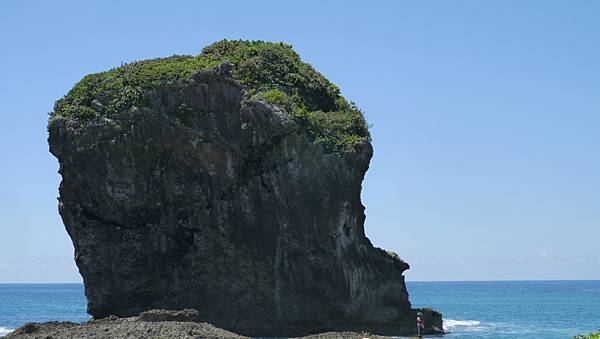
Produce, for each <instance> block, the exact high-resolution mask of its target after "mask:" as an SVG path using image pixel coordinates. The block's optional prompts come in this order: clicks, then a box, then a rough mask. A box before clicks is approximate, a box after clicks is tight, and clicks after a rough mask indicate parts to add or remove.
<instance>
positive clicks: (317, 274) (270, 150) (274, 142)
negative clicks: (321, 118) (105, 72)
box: [49, 64, 441, 336]
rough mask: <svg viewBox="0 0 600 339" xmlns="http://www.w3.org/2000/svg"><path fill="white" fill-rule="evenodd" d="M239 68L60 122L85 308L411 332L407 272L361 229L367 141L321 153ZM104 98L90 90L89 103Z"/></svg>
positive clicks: (70, 228) (64, 201)
mask: <svg viewBox="0 0 600 339" xmlns="http://www.w3.org/2000/svg"><path fill="white" fill-rule="evenodd" d="M236 66H237V65H236ZM231 67H233V65H231V64H223V65H222V66H220V67H217V68H214V69H208V70H199V71H197V72H195V73H194V74H193V75H191V76H189V77H185V78H182V79H176V80H173V81H168V82H166V81H165V82H161V83H159V84H158V85H156V86H155V87H153V88H151V89H145V90H144V91H143V92H140V94H139V100H138V101H137V102H138V103H140V104H137V105H130V106H128V107H126V108H125V109H122V110H121V111H118V112H115V113H114V114H111V115H104V116H101V117H96V118H94V119H91V120H89V121H85V123H82V121H83V120H82V119H80V118H78V119H74V118H72V116H69V115H68V114H54V115H53V116H52V118H51V120H50V123H49V134H50V137H49V143H50V151H51V152H52V154H54V155H55V156H56V157H57V158H58V160H59V163H60V170H59V172H60V174H61V175H62V183H61V186H60V198H59V211H60V214H61V216H62V218H63V221H64V224H65V227H66V229H67V232H68V233H69V235H70V237H71V239H72V240H73V244H74V247H75V260H76V263H77V266H78V268H79V271H80V273H81V275H82V276H83V279H84V283H85V291H86V296H87V298H88V312H89V313H90V314H91V315H93V316H94V317H95V318H102V317H106V316H109V315H113V314H114V315H117V316H132V315H136V314H138V313H140V312H141V311H144V310H148V309H152V308H162V309H184V308H194V309H197V310H198V311H199V315H200V319H201V320H202V321H205V322H210V323H212V324H214V325H216V326H218V327H222V328H225V329H227V330H231V331H234V332H237V333H241V334H244V335H254V336H258V335H260V336H275V335H277V336H281V335H305V334H309V333H315V332H322V331H328V330H353V329H357V330H369V331H372V332H373V333H391V334H393V333H406V332H412V331H413V328H414V313H415V312H416V311H415V310H412V309H411V305H410V303H409V300H408V293H407V291H406V286H405V284H404V276H403V274H402V273H403V271H404V270H406V269H408V268H409V266H408V264H406V263H405V262H404V261H402V260H401V259H400V258H398V256H397V255H396V254H394V253H391V252H386V251H384V250H381V249H378V248H375V247H373V246H372V245H371V243H370V241H369V240H368V239H367V238H366V237H365V232H364V227H363V225H364V221H365V215H364V207H363V205H362V204H361V200H360V192H361V182H362V180H363V177H364V174H365V172H366V171H367V169H368V166H369V161H370V159H371V156H372V148H371V144H370V142H369V140H368V138H362V139H358V140H356V141H355V142H354V143H352V144H351V145H350V146H347V147H346V146H345V148H343V149H342V148H339V151H337V152H333V151H331V149H327V147H325V146H324V144H323V143H320V142H318V140H319V139H318V135H317V136H316V135H315V132H311V131H310V130H308V129H307V128H306V125H304V124H302V122H301V120H298V119H293V118H292V117H293V115H290V114H288V113H287V112H285V111H284V109H282V108H281V107H280V106H277V105H275V104H268V103H266V100H261V99H260V98H258V97H256V96H254V97H252V96H251V95H250V92H251V91H249V90H248V87H247V86H245V85H243V84H242V83H241V82H240V81H238V80H236V78H235V77H234V76H232V75H231V74H230V73H231V72H230V68H231ZM90 100H91V99H90ZM107 102H108V101H107V100H106V98H104V97H103V96H102V93H96V94H95V97H94V98H93V100H91V101H90V102H89V107H92V108H93V109H94V110H95V111H97V112H103V110H104V109H106V108H105V107H106V106H107ZM427 316H428V317H429V320H430V321H429V322H428V325H429V327H430V328H431V326H435V327H438V328H440V329H441V316H440V315H439V314H438V313H436V312H429V313H428V315H427Z"/></svg>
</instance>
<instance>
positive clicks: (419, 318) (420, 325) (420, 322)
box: [417, 312, 425, 338]
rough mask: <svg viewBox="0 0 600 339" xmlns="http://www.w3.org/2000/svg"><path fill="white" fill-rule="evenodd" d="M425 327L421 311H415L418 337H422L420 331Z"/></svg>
mask: <svg viewBox="0 0 600 339" xmlns="http://www.w3.org/2000/svg"><path fill="white" fill-rule="evenodd" d="M423 329H425V322H424V321H423V313H421V312H417V334H418V335H419V338H423V335H422V334H421V332H422V331H423Z"/></svg>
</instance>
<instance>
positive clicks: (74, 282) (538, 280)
mask: <svg viewBox="0 0 600 339" xmlns="http://www.w3.org/2000/svg"><path fill="white" fill-rule="evenodd" d="M540 281H547V282H552V281H557V282H558V281H600V279H497V280H488V279H480V280H405V282H406V283H436V282H440V283H451V282H540ZM16 284H22V285H43V284H56V285H59V284H63V285H66V284H81V285H84V283H83V281H71V282H65V281H62V282H60V281H59V282H56V281H54V282H52V281H47V282H10V281H9V282H0V285H16Z"/></svg>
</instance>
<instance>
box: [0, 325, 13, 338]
mask: <svg viewBox="0 0 600 339" xmlns="http://www.w3.org/2000/svg"><path fill="white" fill-rule="evenodd" d="M12 331H14V330H12V329H10V328H6V327H2V326H0V337H3V336H5V335H7V334H9V333H10V332H12Z"/></svg>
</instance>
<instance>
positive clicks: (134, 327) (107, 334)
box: [5, 309, 392, 339]
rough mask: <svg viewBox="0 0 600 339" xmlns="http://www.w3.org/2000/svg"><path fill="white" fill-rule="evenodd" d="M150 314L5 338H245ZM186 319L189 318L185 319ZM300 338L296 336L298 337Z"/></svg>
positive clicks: (319, 337) (359, 336)
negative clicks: (150, 317) (154, 317)
mask: <svg viewBox="0 0 600 339" xmlns="http://www.w3.org/2000/svg"><path fill="white" fill-rule="evenodd" d="M194 311H195V310H189V309H188V310H184V311H183V314H190V312H191V313H194ZM150 313H152V314H154V315H159V314H160V315H162V316H165V317H162V316H161V317H160V318H156V319H155V320H156V321H153V320H151V319H148V318H144V316H143V314H140V315H139V316H137V317H128V318H118V317H116V316H110V317H108V318H105V319H97V320H90V321H87V322H84V323H73V322H68V321H65V322H59V321H51V322H46V323H28V324H25V325H24V326H22V327H20V328H18V329H16V330H15V331H13V332H11V333H9V334H8V335H7V336H6V337H5V338H6V339H21V338H27V339H50V338H51V339H73V338H97V339H126V338H127V339H130V338H145V339H150V338H173V339H175V338H185V339H192V338H193V339H199V338H247V337H244V336H241V335H238V334H236V333H233V332H229V331H226V330H223V329H220V328H217V327H215V326H213V325H211V324H207V323H201V322H192V321H187V320H183V321H180V320H176V319H174V318H171V319H169V320H167V319H168V318H169V317H170V316H173V315H175V316H176V317H177V314H179V315H180V314H181V311H168V310H152V312H150ZM188 320H189V319H188ZM301 338H304V339H363V338H369V339H388V338H392V337H388V336H380V335H374V334H371V333H369V332H366V331H345V332H326V333H319V334H314V335H309V336H306V337H301ZM298 339H300V338H298Z"/></svg>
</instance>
